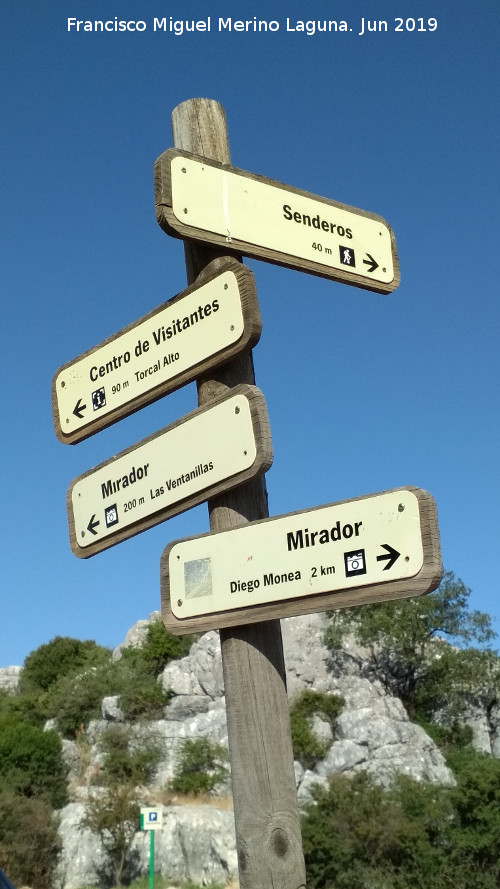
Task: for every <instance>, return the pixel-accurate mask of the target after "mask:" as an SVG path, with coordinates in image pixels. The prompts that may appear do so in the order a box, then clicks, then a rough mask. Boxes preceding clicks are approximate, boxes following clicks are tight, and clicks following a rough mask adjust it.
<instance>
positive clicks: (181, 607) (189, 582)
mask: <svg viewBox="0 0 500 889" xmlns="http://www.w3.org/2000/svg"><path fill="white" fill-rule="evenodd" d="M442 571H443V569H442V564H441V553H440V547H439V535H438V527H437V516H436V507H435V503H434V500H433V498H432V497H431V495H430V494H428V493H427V492H426V491H423V490H422V489H421V488H414V487H408V488H397V489H395V490H392V491H384V492H383V493H381V494H372V495H371V496H369V497H362V498H357V499H355V500H346V501H343V502H341V503H330V504H327V505H326V506H319V507H317V508H316V509H311V510H307V511H306V512H295V513H290V514H288V515H282V516H278V517H276V518H270V519H264V520H263V521H260V522H251V523H249V524H247V525H242V526H241V527H239V528H234V529H232V530H230V531H222V532H219V533H215V534H206V535H203V536H202V537H193V538H190V539H186V540H180V541H175V542H174V543H172V544H170V546H168V547H167V548H166V549H165V550H164V552H163V555H162V559H161V586H162V614H163V620H164V623H165V625H166V626H167V628H168V629H169V630H171V631H172V632H173V633H191V632H193V631H204V630H207V629H212V628H216V627H225V626H232V625H236V624H240V623H252V622H255V621H261V620H269V619H272V618H276V617H290V616H293V615H297V614H306V613H309V612H313V611H326V610H328V609H332V608H345V607H347V606H352V605H363V604H368V603H373V602H382V601H385V600H389V599H401V598H405V597H407V596H419V595H423V594H425V593H429V592H431V590H433V589H435V588H436V587H437V585H438V584H439V581H440V580H441V576H442Z"/></svg>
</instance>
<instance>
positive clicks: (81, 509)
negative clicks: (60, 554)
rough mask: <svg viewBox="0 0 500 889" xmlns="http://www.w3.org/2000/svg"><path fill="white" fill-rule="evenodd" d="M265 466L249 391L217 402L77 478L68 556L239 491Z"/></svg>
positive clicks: (262, 413)
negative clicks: (226, 493)
mask: <svg viewBox="0 0 500 889" xmlns="http://www.w3.org/2000/svg"><path fill="white" fill-rule="evenodd" d="M271 462H272V450H271V440H270V434H269V424H268V419H267V411H266V406H265V401H264V397H263V395H262V393H261V392H260V391H259V390H258V389H257V388H256V387H255V386H248V385H245V384H243V385H240V386H235V387H234V389H231V390H230V394H229V395H226V396H224V397H223V398H219V399H214V400H213V401H211V402H210V403H209V404H208V405H206V406H204V407H202V408H198V409H197V410H195V411H192V412H191V413H190V414H188V415H187V416H186V417H183V418H182V419H181V420H179V421H177V422H176V423H174V424H172V425H171V426H168V427H166V428H165V429H162V430H161V431H160V432H157V433H156V434H155V435H152V436H150V438H147V439H145V440H144V441H142V442H139V443H138V444H136V445H134V446H133V447H131V448H128V450H126V451H124V452H123V453H121V454H118V455H117V456H116V457H113V458H112V459H111V460H108V461H107V462H106V463H103V464H101V465H100V466H97V467H95V468H94V469H91V470H90V471H89V472H87V473H85V474H84V475H82V476H79V477H78V478H76V479H75V480H74V481H73V482H72V484H71V485H70V488H69V490H68V495H67V509H68V520H69V530H70V542H71V548H72V550H73V552H74V554H75V555H76V556H79V557H80V558H83V559H85V558H87V557H88V556H93V555H94V554H95V553H97V552H100V551H101V550H103V549H107V548H108V547H110V546H113V545H114V544H115V543H120V542H121V541H122V540H126V539H127V538H128V537H132V536H133V535H134V534H138V533H139V532H140V531H145V530H146V529H147V528H151V527H152V526H153V525H156V524H158V523H159V522H162V521H164V520H165V519H167V518H170V517H171V516H173V515H177V514H178V513H180V512H184V510H186V509H190V508H191V507H192V506H196V505H197V504H198V503H202V502H203V501H204V500H207V499H208V498H209V497H213V496H215V495H216V494H220V493H222V492H223V491H227V490H229V489H231V488H234V487H236V486H237V485H240V484H243V483H244V482H246V481H248V480H249V479H250V478H253V477H254V476H256V475H260V474H261V473H263V472H265V471H266V470H267V469H269V466H270V465H271Z"/></svg>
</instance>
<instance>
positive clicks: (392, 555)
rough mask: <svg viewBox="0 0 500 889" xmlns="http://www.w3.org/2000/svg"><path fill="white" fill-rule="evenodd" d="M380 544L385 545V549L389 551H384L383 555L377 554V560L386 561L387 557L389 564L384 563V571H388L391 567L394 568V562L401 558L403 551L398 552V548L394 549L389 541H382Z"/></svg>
mask: <svg viewBox="0 0 500 889" xmlns="http://www.w3.org/2000/svg"><path fill="white" fill-rule="evenodd" d="M380 546H383V547H384V549H386V550H387V553H384V554H383V555H381V556H377V562H385V560H386V559H387V560H388V561H387V565H384V571H388V570H389V568H392V566H393V565H394V562H395V561H396V560H397V559H399V557H400V555H401V553H398V551H397V549H393V548H392V546H389V544H388V543H381V544H380Z"/></svg>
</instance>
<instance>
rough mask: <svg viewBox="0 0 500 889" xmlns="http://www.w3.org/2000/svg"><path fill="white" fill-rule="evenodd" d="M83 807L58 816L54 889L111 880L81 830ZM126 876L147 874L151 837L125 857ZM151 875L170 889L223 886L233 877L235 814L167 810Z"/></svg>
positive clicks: (98, 849) (97, 845) (94, 842)
mask: <svg viewBox="0 0 500 889" xmlns="http://www.w3.org/2000/svg"><path fill="white" fill-rule="evenodd" d="M84 814H85V806H84V805H83V804H82V803H70V805H68V806H66V807H65V809H63V811H62V813H61V818H60V827H59V831H60V834H61V837H62V839H63V848H62V852H61V855H60V858H59V865H58V869H57V874H56V880H55V883H56V886H57V887H58V889H78V887H80V886H97V885H102V883H103V881H105V879H106V877H107V875H108V874H109V865H108V861H107V856H106V853H105V852H104V850H103V848H102V844H101V842H100V840H99V838H98V837H97V836H96V834H94V833H92V832H91V831H90V830H89V829H88V828H84V827H82V826H81V822H82V819H83V817H84ZM129 860H130V862H131V866H130V876H132V877H133V876H140V875H143V874H147V873H148V868H149V837H148V835H147V832H138V833H137V834H136V836H135V837H134V840H133V844H132V847H131V850H130V853H129ZM154 861H155V873H157V874H160V875H162V876H166V877H168V879H169V880H172V881H173V882H174V883H195V884H197V885H199V886H205V885H207V884H211V883H218V884H219V885H224V884H226V883H227V882H228V881H229V880H230V879H231V878H232V877H234V876H235V875H236V871H237V862H236V843H235V837H234V823H233V813H232V812H231V811H222V810H219V809H216V808H214V807H213V806H168V807H165V808H164V809H163V827H162V829H161V830H160V831H156V833H155V849H154Z"/></svg>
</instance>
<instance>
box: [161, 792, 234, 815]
mask: <svg viewBox="0 0 500 889" xmlns="http://www.w3.org/2000/svg"><path fill="white" fill-rule="evenodd" d="M151 803H152V805H155V804H158V805H163V806H212V808H213V809H221V810H223V811H228V810H230V809H232V808H233V798H232V796H215V795H213V794H211V793H198V794H194V793H187V794H183V793H173V792H172V791H171V790H157V791H153V792H152V794H151Z"/></svg>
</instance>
